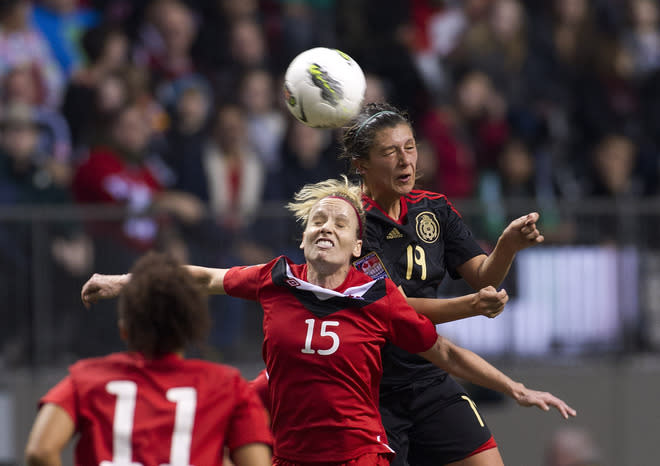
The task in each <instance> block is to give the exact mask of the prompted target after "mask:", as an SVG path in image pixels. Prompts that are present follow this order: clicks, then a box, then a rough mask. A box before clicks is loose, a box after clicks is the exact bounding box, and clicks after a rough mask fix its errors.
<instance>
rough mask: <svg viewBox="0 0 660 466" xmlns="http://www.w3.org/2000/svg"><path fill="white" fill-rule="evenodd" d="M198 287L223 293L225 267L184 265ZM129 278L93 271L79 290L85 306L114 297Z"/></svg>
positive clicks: (210, 292)
mask: <svg viewBox="0 0 660 466" xmlns="http://www.w3.org/2000/svg"><path fill="white" fill-rule="evenodd" d="M184 267H185V268H186V269H187V270H188V272H189V273H190V274H191V275H192V277H193V279H194V280H195V282H196V283H197V284H198V285H199V287H200V289H201V290H202V291H203V292H205V293H206V294H225V288H224V279H225V273H226V272H227V269H216V268H211V267H199V266H196V265H185V266H184ZM130 279H131V274H129V273H127V274H124V275H103V274H99V273H95V274H94V275H92V276H91V278H90V279H89V280H87V282H86V283H85V284H84V285H83V287H82V290H81V292H80V298H81V299H82V302H83V304H84V305H85V307H87V308H89V306H90V305H91V304H93V303H95V302H97V301H99V300H102V299H110V298H116V297H117V296H119V293H121V290H122V288H123V287H124V285H126V284H127V283H128V282H129V280H130Z"/></svg>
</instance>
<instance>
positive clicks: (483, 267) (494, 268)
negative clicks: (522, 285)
mask: <svg viewBox="0 0 660 466" xmlns="http://www.w3.org/2000/svg"><path fill="white" fill-rule="evenodd" d="M538 219H539V214H538V212H531V213H529V214H527V215H523V216H522V217H519V218H517V219H515V220H513V221H512V222H511V223H510V224H509V225H508V226H507V227H506V228H505V229H504V231H503V232H502V234H501V235H500V237H499V239H498V240H497V244H496V245H495V249H493V252H491V253H490V255H488V256H485V255H483V254H482V255H479V256H476V257H474V258H472V259H470V260H469V261H467V262H466V263H465V264H463V265H461V266H460V267H458V268H457V270H458V273H459V274H460V275H461V277H463V278H464V279H465V281H466V282H468V283H469V284H470V286H472V287H473V288H474V289H476V290H478V289H479V288H483V287H485V286H488V285H491V286H499V285H500V284H501V283H502V280H504V278H505V277H506V275H507V274H508V273H509V269H510V268H511V264H512V263H513V260H514V259H515V257H516V253H517V252H518V251H522V250H523V249H526V248H528V247H530V246H534V245H536V244H540V243H542V242H543V241H544V239H545V238H544V237H543V235H542V234H541V232H539V230H538V228H537V225H536V222H537V221H538Z"/></svg>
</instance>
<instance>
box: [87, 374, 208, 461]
mask: <svg viewBox="0 0 660 466" xmlns="http://www.w3.org/2000/svg"><path fill="white" fill-rule="evenodd" d="M105 389H106V390H107V392H108V393H111V394H113V395H117V401H116V403H115V417H114V420H113V424H112V461H101V464H100V465H99V466H143V465H142V463H137V462H134V461H132V459H133V449H132V447H131V438H132V435H133V417H134V415H135V401H136V399H137V390H138V387H137V384H136V383H135V382H131V381H130V380H114V381H112V382H108V384H107V385H106V386H105ZM166 396H167V399H168V400H169V401H171V402H173V403H176V411H175V414H174V429H173V431H172V446H171V448H170V461H169V463H165V464H161V465H160V466H190V443H191V441H192V429H193V425H194V421H195V408H196V406H197V391H196V390H195V389H194V388H192V387H177V388H170V389H169V390H167V392H166Z"/></svg>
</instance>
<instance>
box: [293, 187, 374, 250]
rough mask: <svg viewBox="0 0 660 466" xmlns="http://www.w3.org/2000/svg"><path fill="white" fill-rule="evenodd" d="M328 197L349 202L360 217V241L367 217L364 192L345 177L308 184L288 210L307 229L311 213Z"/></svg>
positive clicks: (295, 197) (298, 193) (296, 195)
mask: <svg viewBox="0 0 660 466" xmlns="http://www.w3.org/2000/svg"><path fill="white" fill-rule="evenodd" d="M327 197H338V198H341V199H343V200H345V201H346V202H348V203H349V204H350V205H351V206H352V207H353V209H354V210H355V213H356V214H357V217H358V239H362V232H363V225H364V224H365V221H366V217H365V214H364V208H363V207H362V190H361V189H360V186H358V185H356V184H353V183H351V182H350V181H348V178H347V177H346V176H345V175H342V176H341V179H339V180H338V179H330V180H325V181H320V182H318V183H314V184H306V185H305V186H303V187H302V189H301V190H300V191H298V192H297V193H296V194H294V195H293V199H294V201H293V202H289V203H288V204H287V205H286V208H287V209H289V210H290V211H291V212H293V215H294V216H295V217H296V220H297V221H298V222H300V223H301V224H302V226H303V228H306V227H307V221H308V220H309V213H310V212H311V211H312V208H313V207H314V206H315V205H316V204H317V203H318V202H319V201H320V200H321V199H325V198H327Z"/></svg>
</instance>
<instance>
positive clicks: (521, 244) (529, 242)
mask: <svg viewBox="0 0 660 466" xmlns="http://www.w3.org/2000/svg"><path fill="white" fill-rule="evenodd" d="M538 220H539V213H538V212H531V213H529V214H527V215H523V216H522V217H519V218H517V219H515V220H514V221H513V222H511V223H510V224H509V226H507V227H506V228H505V229H504V231H503V232H502V235H501V236H500V241H502V242H503V244H505V245H506V247H507V248H509V249H511V250H513V251H514V252H518V251H520V250H522V249H525V248H528V247H530V246H534V245H535V244H539V243H542V242H543V240H544V239H545V238H544V237H543V235H542V234H541V232H540V231H539V230H538V228H537V227H536V222H538Z"/></svg>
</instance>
